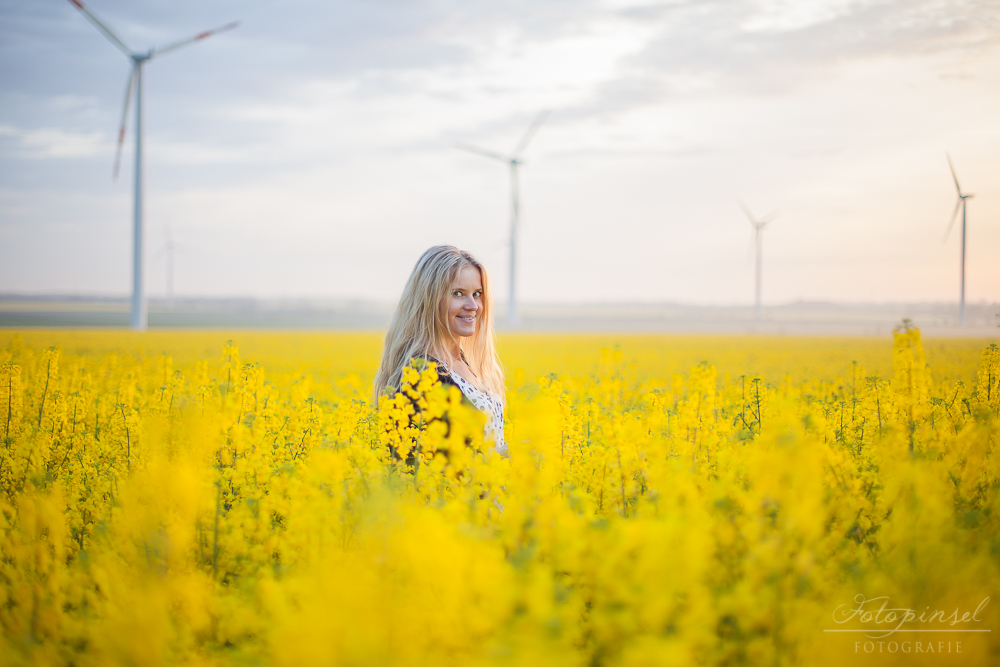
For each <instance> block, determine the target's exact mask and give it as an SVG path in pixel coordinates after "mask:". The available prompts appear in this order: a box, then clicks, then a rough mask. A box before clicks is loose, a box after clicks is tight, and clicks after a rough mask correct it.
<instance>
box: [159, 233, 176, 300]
mask: <svg viewBox="0 0 1000 667" xmlns="http://www.w3.org/2000/svg"><path fill="white" fill-rule="evenodd" d="M163 235H164V238H165V242H164V244H163V247H162V248H161V249H160V252H158V253H157V254H156V256H157V257H160V256H161V255H166V258H167V305H168V306H169V308H170V309H171V310H173V307H174V253H175V252H178V246H177V243H175V242H174V237H173V235H172V234H171V233H170V224H169V223H167V224H166V225H164V226H163Z"/></svg>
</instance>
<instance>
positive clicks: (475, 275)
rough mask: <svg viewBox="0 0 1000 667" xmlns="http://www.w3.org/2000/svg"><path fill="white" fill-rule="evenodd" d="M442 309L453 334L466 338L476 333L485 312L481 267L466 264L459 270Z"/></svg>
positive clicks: (443, 316) (445, 297) (442, 314)
mask: <svg viewBox="0 0 1000 667" xmlns="http://www.w3.org/2000/svg"><path fill="white" fill-rule="evenodd" d="M440 310H441V317H442V318H443V319H445V321H446V322H448V329H449V330H450V331H451V334H452V335H453V336H461V337H463V338H466V337H468V336H471V335H472V334H474V333H476V325H478V324H479V316H480V315H481V314H482V312H483V279H482V276H481V275H480V274H479V269H477V268H476V267H474V266H466V267H465V268H463V269H462V270H461V271H459V272H458V276H457V277H456V278H455V282H454V283H452V285H451V291H450V292H448V294H446V295H445V296H444V299H442V300H441V308H440Z"/></svg>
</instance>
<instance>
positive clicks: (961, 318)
mask: <svg viewBox="0 0 1000 667" xmlns="http://www.w3.org/2000/svg"><path fill="white" fill-rule="evenodd" d="M945 157H947V158H948V167H949V168H950V169H951V177H952V178H953V179H955V190H957V191H958V201H956V202H955V211H954V212H953V213H952V214H951V222H949V223H948V231H946V232H945V233H944V240H945V241H947V240H948V235H949V234H951V228H952V226H954V224H955V218H956V216H958V207H959V206H961V207H962V297H961V301H960V302H959V306H958V323H959V325H960V326H963V327H964V326H965V202H966V200H967V199H972V198H973V197H975V195H973V194H962V186H960V185H959V184H958V175H956V174H955V165H953V164H952V163H951V156H950V155H948V154H947V153H945Z"/></svg>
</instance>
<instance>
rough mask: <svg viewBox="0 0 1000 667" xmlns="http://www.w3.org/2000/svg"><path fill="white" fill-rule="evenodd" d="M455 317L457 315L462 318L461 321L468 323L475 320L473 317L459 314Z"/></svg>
mask: <svg viewBox="0 0 1000 667" xmlns="http://www.w3.org/2000/svg"><path fill="white" fill-rule="evenodd" d="M456 317H457V318H458V319H460V320H462V321H463V322H469V323H472V322H475V321H476V318H475V317H462V316H461V315H456Z"/></svg>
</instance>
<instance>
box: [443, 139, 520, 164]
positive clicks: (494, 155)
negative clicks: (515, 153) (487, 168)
mask: <svg viewBox="0 0 1000 667" xmlns="http://www.w3.org/2000/svg"><path fill="white" fill-rule="evenodd" d="M455 148H458V149H461V150H463V151H469V152H470V153H475V154H477V155H482V156H484V157H488V158H493V159H494V160H500V161H501V162H510V161H511V159H512V158H509V157H507V156H506V155H500V153H494V152H493V151H488V150H486V149H485V148H479V147H478V146H473V145H472V144H462V143H458V144H455Z"/></svg>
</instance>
